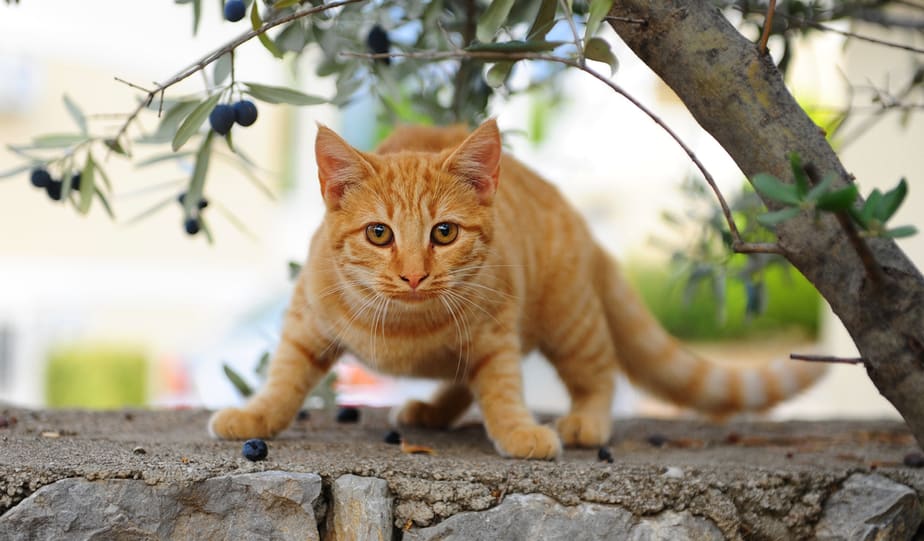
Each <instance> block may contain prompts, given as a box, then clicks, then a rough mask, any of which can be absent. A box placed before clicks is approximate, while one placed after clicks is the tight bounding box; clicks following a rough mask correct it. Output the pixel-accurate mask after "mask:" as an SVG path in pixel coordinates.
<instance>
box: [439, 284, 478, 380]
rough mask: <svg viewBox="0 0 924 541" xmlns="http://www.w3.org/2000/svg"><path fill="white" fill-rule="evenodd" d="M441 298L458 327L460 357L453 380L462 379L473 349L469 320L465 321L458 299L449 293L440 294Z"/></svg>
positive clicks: (466, 370)
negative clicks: (471, 346)
mask: <svg viewBox="0 0 924 541" xmlns="http://www.w3.org/2000/svg"><path fill="white" fill-rule="evenodd" d="M439 298H440V301H442V303H443V305H444V306H445V307H446V311H447V312H449V315H450V316H451V317H452V320H453V323H454V324H455V327H456V337H457V340H458V341H459V348H458V349H459V357H458V359H457V360H456V372H455V374H454V375H453V381H461V379H460V375H461V376H464V375H465V374H466V373H467V372H468V356H469V351H470V349H471V348H470V345H471V334H470V332H469V329H468V322H467V321H465V314H464V311H463V310H461V309H460V307H459V306H458V305H457V304H456V303H457V302H458V301H455V300H454V299H453V298H452V297H451V296H448V295H446V296H440V297H439ZM456 311H458V312H459V313H458V316H457V315H456ZM463 350H464V353H463Z"/></svg>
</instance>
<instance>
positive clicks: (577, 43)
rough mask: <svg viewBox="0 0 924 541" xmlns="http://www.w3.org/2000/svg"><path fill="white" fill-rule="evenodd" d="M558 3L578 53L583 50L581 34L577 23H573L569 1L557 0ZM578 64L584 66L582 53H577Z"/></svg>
mask: <svg viewBox="0 0 924 541" xmlns="http://www.w3.org/2000/svg"><path fill="white" fill-rule="evenodd" d="M558 3H559V4H560V5H561V9H562V11H564V12H565V19H566V20H567V21H568V27H569V28H570V29H571V36H572V37H573V38H574V46H575V47H577V50H578V52H579V53H580V52H581V51H583V50H584V46H583V45H582V44H581V35H580V34H579V33H578V29H577V25H576V24H574V14H573V13H572V12H571V7H570V3H568V2H566V1H565V0H558ZM578 64H579V67H580V68H582V69H583V68H584V65H585V64H586V62H585V60H584V55H583V54H579V55H578Z"/></svg>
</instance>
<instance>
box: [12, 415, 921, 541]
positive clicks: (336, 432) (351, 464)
mask: <svg viewBox="0 0 924 541" xmlns="http://www.w3.org/2000/svg"><path fill="white" fill-rule="evenodd" d="M0 411H2V410H0ZM3 415H5V416H6V417H7V419H10V418H15V419H16V421H15V422H13V423H7V425H8V426H7V427H5V428H0V513H2V514H0V539H3V540H7V539H10V540H43V539H53V540H59V539H65V540H67V539H94V540H102V539H119V540H122V539H128V540H148V539H152V540H153V539H178V540H179V539H183V540H185V539H210V540H211V539H229V540H230V539H234V540H238V539H313V540H323V541H331V540H352V539H362V540H365V539H371V540H403V541H430V540H432V541H436V540H460V541H461V540H466V541H469V540H475V541H477V540H485V541H488V540H499V539H503V540H508V539H510V540H523V541H541V540H567V541H576V540H584V539H587V540H597V539H631V540H660V539H663V540H668V539H670V540H675V539H680V540H682V539H695V540H712V539H828V540H835V539H864V540H865V539H912V538H914V536H915V535H916V533H917V532H918V530H919V528H920V527H921V522H922V512H921V495H922V494H924V470H922V469H921V468H920V466H921V465H922V463H924V457H922V456H921V455H920V453H918V451H917V450H916V448H915V446H914V443H913V439H912V438H911V437H910V435H908V433H907V431H906V430H905V429H904V427H903V426H902V425H900V424H897V423H882V422H862V423H860V422H830V423H785V424H772V423H739V424H733V425H710V424H705V423H695V422H691V421H684V422H681V421H674V422H667V421H651V420H647V421H646V420H632V421H619V422H617V423H616V424H615V425H614V426H615V428H616V429H617V430H616V436H615V437H614V440H613V444H612V445H611V446H609V450H610V451H611V452H612V454H613V455H614V460H613V462H608V461H606V460H601V459H600V458H599V457H598V454H597V452H596V450H568V451H566V453H565V455H564V456H563V457H562V458H561V459H559V460H558V461H555V462H532V461H522V460H510V459H504V458H501V457H498V456H497V455H496V454H495V453H494V451H493V449H492V446H491V445H490V442H489V441H487V439H486V438H485V437H484V433H483V430H482V429H481V428H480V427H479V426H471V427H466V428H462V429H459V430H454V431H449V432H428V431H407V432H406V433H405V434H403V436H404V437H405V438H406V439H409V440H411V441H416V442H420V443H425V444H427V445H429V446H431V447H432V448H433V450H434V454H425V455H413V454H408V453H405V452H402V450H401V448H400V447H399V446H396V445H389V444H387V443H384V442H383V441H382V439H381V436H382V435H383V434H384V432H385V431H386V430H387V427H386V425H385V424H384V417H383V416H380V415H379V414H378V413H377V412H364V414H363V418H362V419H361V421H360V422H359V423H357V424H355V425H348V426H340V425H337V424H336V423H332V422H330V419H326V418H313V419H312V420H310V421H303V422H300V423H301V424H296V425H293V427H292V428H291V429H290V430H289V431H287V432H286V433H285V434H283V436H282V437H281V438H279V439H277V440H273V441H271V442H269V446H270V452H269V457H268V458H267V460H265V461H261V462H250V461H247V460H245V459H244V458H243V457H241V456H240V442H222V441H215V440H210V439H208V437H207V436H205V434H204V430H203V428H202V427H203V426H204V422H205V419H206V418H207V415H208V413H207V412H197V411H186V412H134V413H125V412H113V413H108V414H100V413H92V414H91V413H86V412H28V411H14V412H11V411H10V410H7V411H6V412H5V413H3Z"/></svg>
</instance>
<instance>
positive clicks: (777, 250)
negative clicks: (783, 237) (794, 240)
mask: <svg viewBox="0 0 924 541" xmlns="http://www.w3.org/2000/svg"><path fill="white" fill-rule="evenodd" d="M731 247H732V250H733V251H734V252H735V253H738V254H777V255H783V254H784V252H783V247H782V246H780V245H779V244H777V243H775V242H744V241H741V240H735V241H732V246H731Z"/></svg>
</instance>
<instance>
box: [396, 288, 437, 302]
mask: <svg viewBox="0 0 924 541" xmlns="http://www.w3.org/2000/svg"><path fill="white" fill-rule="evenodd" d="M393 297H394V298H395V299H397V300H401V301H405V302H410V303H417V302H424V301H428V300H430V299H432V298H434V297H436V293H435V292H433V291H417V290H414V291H401V292H399V293H395V294H394V296H393Z"/></svg>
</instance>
